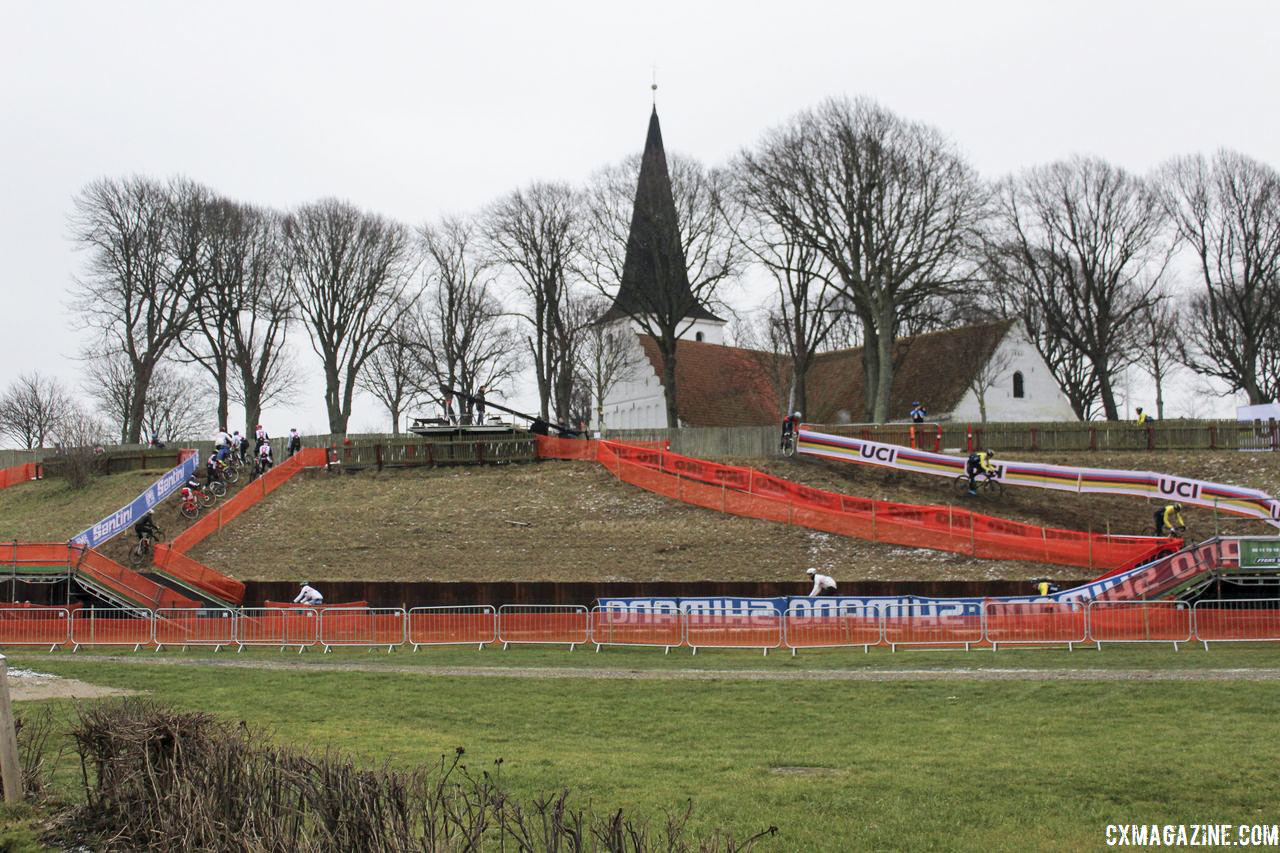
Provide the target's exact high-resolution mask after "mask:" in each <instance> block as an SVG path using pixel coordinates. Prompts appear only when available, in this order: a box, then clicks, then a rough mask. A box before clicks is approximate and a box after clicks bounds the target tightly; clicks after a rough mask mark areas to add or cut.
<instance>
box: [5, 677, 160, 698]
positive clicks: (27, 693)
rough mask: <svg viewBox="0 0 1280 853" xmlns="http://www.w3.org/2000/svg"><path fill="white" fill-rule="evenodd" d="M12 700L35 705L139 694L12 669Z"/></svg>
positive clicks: (117, 688)
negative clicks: (43, 702)
mask: <svg viewBox="0 0 1280 853" xmlns="http://www.w3.org/2000/svg"><path fill="white" fill-rule="evenodd" d="M8 676H9V698H10V699H12V700H13V701H14V702H34V701H38V700H40V699H99V698H101V697H103V696H132V695H134V694H136V693H137V692H138V691H136V690H127V689H125V688H122V687H101V686H99V685H97V684H88V683H86V682H83V681H77V680H76V679H74V678H63V677H62V676H60V675H50V674H49V673H47V672H34V671H32V670H29V669H11V670H9V672H8Z"/></svg>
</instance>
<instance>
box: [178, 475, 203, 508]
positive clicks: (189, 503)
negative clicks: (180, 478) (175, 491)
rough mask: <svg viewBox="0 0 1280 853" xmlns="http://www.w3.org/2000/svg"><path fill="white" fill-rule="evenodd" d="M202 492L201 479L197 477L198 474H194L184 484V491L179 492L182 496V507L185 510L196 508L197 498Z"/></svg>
mask: <svg viewBox="0 0 1280 853" xmlns="http://www.w3.org/2000/svg"><path fill="white" fill-rule="evenodd" d="M199 494H200V481H199V480H197V479H196V475H195V474H192V475H191V479H189V480H187V482H186V483H184V484H183V485H182V491H181V492H180V493H179V495H180V497H181V498H182V508H183V509H184V510H192V509H196V507H197V504H196V498H197V497H198V496H199Z"/></svg>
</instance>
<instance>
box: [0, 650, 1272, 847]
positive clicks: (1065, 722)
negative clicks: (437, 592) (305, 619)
mask: <svg viewBox="0 0 1280 853" xmlns="http://www.w3.org/2000/svg"><path fill="white" fill-rule="evenodd" d="M1222 651H1223V653H1222V654H1219V651H1218V650H1216V649H1215V650H1213V651H1211V652H1209V653H1207V654H1206V653H1204V652H1200V651H1194V652H1193V651H1186V652H1178V653H1176V654H1175V653H1174V652H1173V651H1172V650H1171V649H1169V650H1164V649H1159V650H1157V649H1142V650H1127V649H1126V650H1120V649H1117V650H1116V652H1117V654H1112V652H1111V650H1110V649H1104V651H1103V652H1102V653H1096V652H1076V653H1071V654H1068V653H1066V652H1031V653H1023V652H1011V653H1009V654H1008V655H1007V656H1006V654H1005V653H1004V652H1001V653H999V654H997V655H995V656H994V658H995V660H996V661H997V662H999V663H1001V664H1002V665H1006V666H1017V667H1019V668H1023V667H1026V666H1027V664H1028V663H1029V662H1032V661H1039V662H1041V663H1043V664H1050V663H1052V664H1053V665H1066V664H1075V665H1076V666H1090V667H1092V666H1097V665H1099V664H1102V663H1103V662H1104V661H1106V662H1108V664H1110V663H1111V661H1112V660H1113V659H1122V658H1127V659H1128V665H1129V666H1130V667H1132V668H1138V667H1141V666H1143V665H1144V663H1151V664H1153V665H1154V666H1147V667H1145V668H1148V669H1152V668H1156V667H1157V666H1159V667H1162V666H1164V665H1165V664H1169V663H1172V662H1175V661H1176V662H1179V664H1180V665H1182V664H1183V663H1186V664H1188V665H1189V664H1190V662H1192V661H1197V662H1198V661H1208V662H1210V663H1215V664H1216V665H1217V666H1219V667H1241V666H1245V667H1248V666H1255V667H1261V666H1271V665H1273V664H1275V662H1276V659H1277V658H1276V653H1275V652H1274V650H1256V649H1229V650H1228V649H1224V650H1222ZM162 657H164V656H162ZM675 657H676V656H673V657H672V658H664V657H663V656H662V655H661V653H660V652H659V653H650V654H643V655H642V654H640V653H637V652H617V653H610V652H608V651H607V652H605V653H603V654H601V655H600V656H596V655H593V654H584V653H582V652H575V653H573V654H572V655H571V654H569V653H567V652H562V651H551V650H547V651H543V650H534V649H521V650H518V651H512V652H508V653H506V654H505V655H503V654H501V653H498V652H482V653H476V652H474V651H472V652H463V651H461V650H457V651H453V652H447V653H446V652H439V650H432V651H431V652H424V653H421V654H420V655H419V656H418V661H419V663H422V664H427V663H428V662H434V663H444V662H449V663H450V664H455V663H474V664H478V663H485V664H497V663H501V662H504V661H506V662H508V663H509V664H511V665H520V664H526V665H535V666H544V665H547V663H548V662H549V661H553V660H557V659H558V660H559V662H560V663H568V662H570V661H572V662H575V663H576V662H578V661H585V662H588V663H592V664H595V663H596V662H597V661H600V662H604V661H608V662H609V663H610V665H612V666H614V667H622V668H626V667H630V666H632V665H635V664H637V663H639V662H644V663H643V665H653V666H668V665H672V664H670V663H669V661H673V660H674V659H675ZM679 657H680V658H681V660H679V661H678V662H679V664H680V665H682V666H684V667H689V666H691V665H695V661H696V665H699V666H701V665H708V664H714V665H715V666H717V667H721V668H726V669H727V668H730V667H733V666H738V665H742V666H744V667H746V666H751V667H760V666H761V665H767V666H769V667H770V668H779V669H783V670H786V669H789V668H791V667H793V666H797V664H794V663H793V662H792V661H790V659H783V658H782V657H781V656H777V657H775V656H772V655H771V656H770V658H769V659H768V661H769V662H768V664H765V662H764V661H763V660H762V659H760V658H758V657H755V658H753V657H751V656H750V655H744V654H742V653H733V654H727V653H721V654H718V655H706V656H704V655H702V654H699V655H698V657H697V658H696V659H695V658H692V657H690V656H689V655H688V654H687V653H685V654H683V655H681V656H679ZM992 657H993V656H992V655H991V654H990V653H989V652H988V653H985V654H983V655H979V654H976V653H975V654H971V655H967V656H966V655H956V654H937V653H934V654H926V653H920V654H905V655H904V654H901V653H900V654H898V655H889V654H887V653H880V654H872V655H868V656H863V655H861V653H847V652H846V653H844V654H843V655H841V656H837V655H820V654H816V653H813V654H808V655H802V656H801V657H800V658H798V661H799V662H800V665H803V666H805V667H809V668H813V667H815V666H818V665H822V664H823V663H830V664H831V665H835V662H836V661H839V662H840V663H842V664H843V665H846V666H858V665H866V666H886V665H903V664H909V668H913V669H914V668H924V667H925V666H926V665H927V666H930V667H943V668H945V667H947V666H951V667H974V666H979V665H990V663H989V662H990V659H991V658H992ZM170 659H171V660H175V661H176V660H177V659H176V658H170ZM248 659H249V660H257V661H261V660H264V659H271V660H274V661H280V660H282V659H284V660H288V661H289V662H290V663H293V662H297V661H298V660H299V658H298V657H297V656H289V655H285V656H283V658H282V656H280V655H279V653H264V652H258V653H254V654H252V655H250V656H248ZM320 659H321V657H320V656H319V655H312V654H308V655H303V656H301V660H302V661H303V662H304V664H305V665H303V666H299V667H298V668H297V669H293V668H289V669H286V670H283V671H282V670H264V669H249V668H211V667H196V666H184V665H181V664H180V663H179V665H164V666H139V665H128V664H118V663H112V662H110V661H106V660H102V659H94V658H93V657H91V656H83V655H82V656H79V657H72V656H70V655H63V656H61V657H59V658H56V659H47V658H37V657H31V656H26V655H22V654H18V655H16V656H13V657H12V658H11V662H12V664H13V665H15V666H30V667H32V668H35V669H39V670H41V671H45V672H52V673H55V674H59V675H64V676H70V677H75V678H80V679H83V680H86V681H90V682H93V683H96V684H106V685H112V686H121V687H132V688H135V689H140V690H145V691H148V692H149V693H150V694H152V695H153V696H154V697H155V698H157V699H160V700H163V701H168V702H172V703H174V704H176V705H179V706H182V707H185V708H199V709H204V710H208V711H212V712H214V713H217V714H220V715H224V716H226V717H227V718H230V719H235V720H245V721H247V722H249V723H251V724H258V725H264V726H267V727H269V728H270V729H271V730H272V731H273V732H274V735H275V737H277V738H278V739H279V740H281V741H285V742H289V743H292V744H295V745H299V746H303V747H305V748H308V749H315V750H320V749H322V748H324V747H325V746H330V745H331V746H337V747H341V748H344V749H350V750H354V751H356V752H358V753H360V754H362V755H364V756H367V757H368V760H369V761H370V763H377V762H380V761H382V760H388V761H390V762H391V763H393V764H395V765H400V766H405V765H410V764H413V763H417V762H429V761H433V760H435V759H436V758H438V757H439V756H440V755H441V754H443V753H451V752H452V750H453V749H454V747H456V746H465V747H466V748H467V756H468V758H469V760H470V761H471V762H472V767H473V768H481V767H489V766H491V764H492V762H493V760H494V759H496V758H499V757H501V758H502V759H504V764H503V776H504V778H505V779H506V780H507V782H508V783H509V784H510V786H511V787H512V788H513V789H515V791H517V792H518V793H522V794H526V795H531V794H533V793H536V792H542V791H550V790H553V789H555V788H557V787H558V786H561V785H567V786H570V787H571V788H573V789H574V791H575V795H576V797H577V798H578V799H579V802H581V803H586V802H591V803H593V804H595V805H597V807H599V808H601V809H607V808H611V807H624V808H626V809H628V811H632V810H634V811H636V812H638V813H641V814H645V815H649V816H652V817H654V818H660V817H661V815H662V813H663V812H664V810H672V809H676V808H679V807H680V806H681V804H682V803H683V802H684V801H685V800H686V799H690V798H691V799H692V800H693V801H694V803H695V816H694V824H695V826H694V828H695V829H696V830H706V829H708V828H710V827H713V826H724V827H729V828H732V829H734V830H735V832H736V833H737V834H739V835H742V834H744V833H750V832H753V831H755V830H756V829H759V828H763V827H765V826H768V825H769V824H775V825H777V826H778V827H779V828H780V830H781V834H780V835H779V836H778V838H777V839H776V840H774V841H773V842H770V843H769V844H768V845H766V849H776V850H800V849H816V850H847V849H911V850H919V849H957V848H959V849H975V850H976V849H1028V848H1039V849H1081V848H1084V849H1092V848H1098V847H1101V846H1103V843H1104V836H1103V832H1104V829H1105V826H1106V824H1108V823H1116V822H1125V823H1143V822H1159V823H1166V822H1169V823H1189V822H1205V821H1212V822H1219V821H1222V822H1229V823H1241V822H1243V823H1255V822H1265V823H1275V822H1276V821H1277V814H1276V812H1275V802H1276V797H1275V795H1276V783H1275V773H1274V768H1275V766H1276V763H1277V760H1278V759H1280V745H1278V744H1277V742H1276V738H1275V737H1274V731H1275V726H1274V719H1273V718H1274V707H1275V705H1276V703H1277V700H1278V699H1280V683H1276V682H1242V681H1231V682H1214V681H1195V682H1181V683H1170V682H1164V683H1154V682H1142V681H1110V682H1084V683H1078V682H1071V683H1062V682H1046V681H1039V680H1031V679H1030V678H1028V680H1020V681H1013V682H977V683H975V682H963V681H945V682H903V681H888V682H840V681H806V682H792V681H761V680H749V679H745V678H741V677H734V676H733V675H732V674H726V675H725V677H722V678H716V679H711V680H699V681H690V680H677V679H659V680H600V679H585V678H583V679H572V680H565V679H530V678H511V677H505V676H501V675H498V676H493V677H484V678H467V677H459V676H443V675H436V674H432V672H431V671H430V669H429V668H427V667H424V669H423V670H422V671H420V672H414V673H399V672H391V671H382V672H377V671H375V672H367V671H349V672H331V671H321V670H317V669H316V668H315V667H314V666H313V665H310V664H314V663H315V662H317V661H319V660H320ZM335 659H336V660H338V661H339V662H355V661H359V662H360V663H366V662H367V663H370V664H371V665H372V664H373V662H374V661H375V660H376V661H383V660H387V659H390V660H391V661H392V662H393V663H399V664H402V665H403V664H405V663H411V662H412V661H413V660H414V658H413V656H412V655H392V656H386V655H372V654H357V653H346V654H342V655H330V656H328V659H327V660H328V661H330V662H332V661H334V660H335ZM864 660H865V661H867V662H866V663H862V662H863V661H864ZM1060 662H1061V664H1060ZM379 665H380V664H379ZM904 668H907V667H904ZM59 704H60V705H61V712H63V713H66V712H69V710H70V709H69V703H59ZM20 708H21V706H20ZM70 779H71V777H70V775H69V774H65V773H64V784H67V783H69V781H70Z"/></svg>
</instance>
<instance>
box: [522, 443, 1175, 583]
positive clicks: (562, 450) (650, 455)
mask: <svg viewBox="0 0 1280 853" xmlns="http://www.w3.org/2000/svg"><path fill="white" fill-rule="evenodd" d="M592 445H594V448H595V453H596V460H597V461H598V462H600V464H602V465H603V466H604V467H605V468H606V469H607V470H608V471H610V472H612V473H613V474H614V476H616V477H617V478H618V479H620V480H622V481H623V482H626V483H630V484H631V485H634V486H638V487H639V488H642V489H645V490H646V491H650V492H654V493H656V494H660V495H664V496H666V497H669V498H672V499H675V500H678V501H682V502H684V503H689V504H693V505H695V506H701V507H704V508H706V509H713V510H718V511H720V512H724V513H728V514H730V515H738V516H743V517H747V518H758V519H764V520H766V521H775V522H779V523H783V524H794V525H799V526H801V527H808V528H811V529H814V530H821V531H824V532H826V533H836V534H840V535H843V536H852V537H855V538H858V539H866V540H870V541H874V542H887V543H892V544H896V545H906V546H909V547H915V548H931V549H934V550H938V551H952V552H957V553H962V554H972V555H973V556H975V557H981V558H984V559H999V560H1036V561H1040V562H1045V563H1054V564H1057V565H1064V566H1078V567H1082V568H1089V569H1096V570H1105V571H1110V570H1113V569H1117V568H1121V567H1132V566H1135V565H1139V564H1141V563H1143V562H1145V561H1146V560H1148V559H1151V558H1153V557H1154V556H1155V555H1156V554H1157V553H1160V552H1162V551H1169V552H1172V551H1175V550H1177V547H1178V540H1174V539H1165V538H1153V537H1148V536H1110V535H1105V534H1094V533H1084V532H1080V531H1073V530H1058V529H1054V528H1046V527H1036V526H1034V525H1030V524H1023V523H1021V522H1016V521H1009V520H1007V519H1002V518H993V517H991V516H985V515H979V514H978V513H974V512H970V511H969V510H965V509H954V508H952V507H945V506H917V505H914V504H899V503H891V502H888V501H875V500H869V499H866V498H854V497H849V496H848V495H841V494H838V493H835V492H828V491H824V490H822V489H815V488H811V487H809V486H804V485H801V484H799V483H795V482H792V481H790V480H784V479H782V478H781V477H774V476H771V475H769V474H765V473H763V472H760V471H756V470H755V469H753V468H741V467H737V466H732V465H722V464H720V463H717V462H708V461H706V460H703V459H694V458H691V457H688V456H682V455H680V454H677V453H671V452H670V451H668V450H665V449H664V448H661V447H642V446H639V445H631V444H619V443H617V442H612V441H581V440H572V439H554V438H546V439H545V440H544V437H542V436H540V437H539V440H538V454H539V456H542V457H545V458H556V459H565V458H568V459H583V458H587V456H588V454H589V453H590V448H591V446H592Z"/></svg>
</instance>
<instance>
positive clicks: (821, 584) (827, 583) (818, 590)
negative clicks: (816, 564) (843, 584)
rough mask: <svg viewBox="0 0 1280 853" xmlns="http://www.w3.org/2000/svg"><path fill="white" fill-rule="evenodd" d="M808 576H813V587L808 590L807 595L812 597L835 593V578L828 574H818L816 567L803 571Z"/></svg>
mask: <svg viewBox="0 0 1280 853" xmlns="http://www.w3.org/2000/svg"><path fill="white" fill-rule="evenodd" d="M805 574H807V575H808V576H809V577H811V578H813V589H812V590H810V592H809V597H810V598H814V597H815V596H819V595H837V594H838V593H837V592H836V581H835V578H833V577H831V576H830V575H824V574H820V573H819V572H818V570H817V569H808V570H806V571H805Z"/></svg>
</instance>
